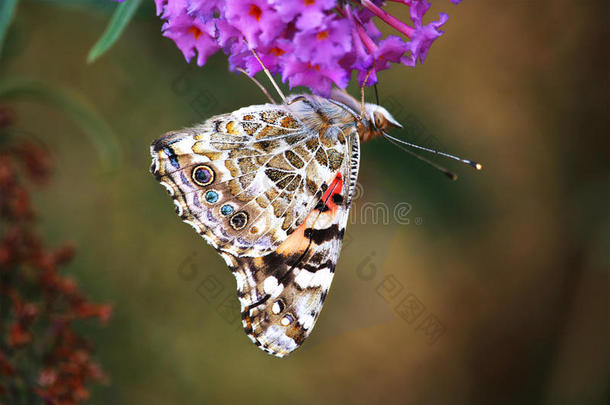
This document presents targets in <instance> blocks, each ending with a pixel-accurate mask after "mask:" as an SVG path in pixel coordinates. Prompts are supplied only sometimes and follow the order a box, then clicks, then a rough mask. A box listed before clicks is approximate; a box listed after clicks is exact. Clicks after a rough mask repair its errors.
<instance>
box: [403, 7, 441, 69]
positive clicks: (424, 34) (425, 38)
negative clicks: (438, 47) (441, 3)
mask: <svg viewBox="0 0 610 405" xmlns="http://www.w3.org/2000/svg"><path fill="white" fill-rule="evenodd" d="M448 18H449V15H447V14H446V13H441V14H440V15H439V20H438V21H435V22H431V23H430V24H428V25H424V26H422V25H421V23H420V24H416V27H417V30H416V31H415V34H414V35H413V39H412V40H411V41H410V42H409V44H408V45H409V50H410V55H408V56H404V57H403V59H402V60H401V62H402V63H403V64H405V65H407V66H415V64H416V62H417V60H418V59H419V63H424V60H426V56H427V55H428V50H430V46H431V45H432V43H433V42H434V40H435V39H436V38H438V37H440V36H441V35H442V34H443V31H439V28H440V27H441V26H442V25H443V24H445V23H446V22H447V19H448Z"/></svg>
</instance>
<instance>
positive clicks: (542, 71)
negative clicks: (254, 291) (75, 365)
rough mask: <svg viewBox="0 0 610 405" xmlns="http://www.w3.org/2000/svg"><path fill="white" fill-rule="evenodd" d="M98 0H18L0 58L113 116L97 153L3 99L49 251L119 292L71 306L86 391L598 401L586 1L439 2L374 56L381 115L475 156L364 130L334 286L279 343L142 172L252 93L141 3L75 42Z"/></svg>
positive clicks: (593, 35) (120, 395)
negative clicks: (278, 351) (157, 147)
mask: <svg viewBox="0 0 610 405" xmlns="http://www.w3.org/2000/svg"><path fill="white" fill-rule="evenodd" d="M102 3H104V2H99V4H93V3H89V2H88V3H86V4H79V2H77V1H75V2H73V3H71V2H67V3H66V2H62V4H61V5H59V4H58V3H56V2H53V1H31V0H30V1H28V0H25V1H22V2H21V3H20V5H19V7H18V10H17V14H16V18H15V22H14V24H13V27H12V28H11V31H10V32H9V37H8V42H7V45H6V49H5V50H4V54H3V58H2V60H1V67H0V75H1V80H2V82H3V83H11V82H17V81H18V80H23V79H28V80H30V79H33V80H37V81H39V82H42V83H45V84H48V85H50V86H56V87H59V88H62V89H66V91H72V92H78V93H79V94H80V95H81V96H82V98H83V99H86V100H88V101H87V102H88V104H89V105H91V106H92V107H93V108H94V109H95V110H97V111H98V112H99V114H100V116H102V117H103V118H104V119H105V120H106V122H107V123H108V125H109V126H110V128H111V129H112V131H113V132H114V134H115V136H116V140H115V141H116V142H115V143H113V142H114V141H112V140H107V142H109V144H110V145H115V146H116V147H111V148H110V150H111V151H116V153H120V155H118V154H117V155H114V153H115V152H112V153H113V156H114V157H116V161H117V162H118V163H117V164H116V165H108V162H105V160H104V159H106V160H108V159H107V158H108V156H106V157H104V156H103V154H100V147H99V145H97V146H96V144H95V143H93V142H91V139H90V138H89V137H87V136H86V134H85V133H84V132H83V130H82V128H81V127H79V126H78V125H76V124H75V123H74V122H73V121H72V120H70V119H69V118H67V117H66V115H65V114H63V113H62V112H61V111H58V110H57V109H55V108H52V107H49V106H45V105H41V104H39V103H33V102H27V101H23V102H22V101H19V102H17V103H15V104H14V106H15V108H16V110H17V113H18V123H17V128H18V129H19V130H20V131H22V133H23V135H22V136H26V137H30V136H31V137H34V138H35V139H38V140H40V141H42V142H43V143H44V144H45V145H47V147H48V148H49V149H50V150H51V151H52V153H53V155H54V157H55V165H56V168H55V177H54V181H53V182H52V183H51V184H50V185H49V186H48V187H46V188H44V189H42V190H38V191H37V192H36V194H35V200H34V202H35V204H36V205H37V207H38V210H39V212H40V217H41V223H40V227H41V231H42V233H43V235H44V236H45V237H47V238H48V239H49V240H50V241H51V243H52V244H53V243H57V244H59V243H60V242H61V241H64V240H69V241H72V242H74V243H75V244H76V246H77V255H76V258H75V260H74V261H73V262H72V263H71V264H70V266H68V267H67V268H66V269H64V270H63V272H64V274H69V275H71V276H73V277H75V278H76V279H77V280H78V282H79V285H80V286H81V287H82V289H83V290H84V291H86V292H87V293H88V294H89V295H90V296H91V297H93V299H94V300H96V301H102V302H112V303H113V304H114V315H113V318H112V319H111V321H110V322H109V323H108V325H107V326H106V327H105V328H99V327H96V326H88V325H83V327H82V328H83V332H84V333H86V334H87V335H88V336H89V338H90V339H91V340H92V341H93V342H94V343H95V347H96V358H97V359H98V360H99V361H100V362H101V364H102V366H103V367H104V369H105V371H106V373H107V374H108V375H109V377H110V378H109V383H108V384H107V385H99V386H96V387H95V388H94V389H93V392H92V397H91V399H90V401H89V402H88V403H90V404H174V403H181V404H200V403H233V402H237V401H241V402H250V403H263V402H264V403H280V402H283V403H309V402H312V401H315V402H316V403H338V402H343V401H350V402H352V403H375V402H380V401H383V402H387V403H422V404H443V403H447V404H488V403H497V404H516V403H519V404H522V403H533V404H584V403H587V404H603V403H607V400H608V394H609V392H608V381H609V379H608V377H609V373H608V371H609V370H608V364H609V363H608V267H609V266H608V264H609V263H608V246H609V242H610V221H609V215H608V191H609V190H608V185H609V184H608V180H609V178H608V174H609V170H608V143H607V139H608V133H609V128H608V90H609V89H608V72H609V70H608V49H609V48H608V9H607V5H604V2H602V1H594V0H584V1H578V2H574V1H564V0H554V1H538V2H534V1H500V0H494V1H485V2H483V1H474V0H469V1H465V2H463V4H461V5H459V6H451V5H450V4H449V3H448V2H435V3H434V6H433V7H434V8H433V11H439V10H440V9H449V11H450V20H449V22H448V23H447V25H446V27H445V28H446V35H445V36H443V37H442V38H441V39H440V40H439V41H437V42H436V43H435V44H434V46H433V47H432V49H431V52H430V54H429V58H428V60H427V61H426V63H425V64H424V65H422V66H419V67H417V68H416V69H411V68H407V67H398V66H397V67H395V68H394V69H391V71H388V72H384V73H383V74H381V75H380V76H381V81H380V85H379V94H380V100H381V103H382V104H384V105H386V106H387V107H388V108H389V109H390V110H391V111H392V112H393V113H394V114H395V115H396V116H397V117H398V119H399V120H401V121H402V122H403V123H404V124H405V126H406V129H405V130H403V131H402V132H401V131H395V133H394V135H396V136H400V137H403V138H405V139H409V140H411V141H414V142H416V143H417V142H418V143H420V144H424V145H428V146H434V147H438V148H441V149H443V150H447V151H451V152H453V153H456V154H459V155H464V156H465V157H469V158H473V159H476V160H480V161H481V162H483V163H484V165H485V169H484V171H482V172H475V171H474V170H471V169H470V168H468V167H466V166H460V165H459V164H454V162H450V161H449V162H442V163H443V164H446V165H447V166H448V167H450V168H451V169H452V170H455V171H457V172H458V173H459V174H460V179H459V180H458V181H457V182H451V181H449V180H447V179H446V178H445V177H443V176H442V175H441V174H439V173H438V172H436V171H434V170H433V169H431V168H429V167H427V166H425V165H424V164H422V163H421V162H419V161H417V160H415V159H413V158H411V157H409V156H408V155H406V154H404V153H403V152H401V151H400V150H398V149H396V148H395V147H393V146H392V145H391V144H389V143H388V142H385V141H383V140H379V139H378V140H374V141H371V142H369V143H367V144H364V145H363V148H362V164H361V171H360V183H361V188H360V189H359V190H360V195H359V198H358V199H357V201H356V204H355V206H354V208H353V210H354V213H355V214H354V215H353V216H352V221H351V223H350V225H349V227H348V232H347V234H348V235H347V237H346V246H345V247H344V250H343V253H342V255H341V258H340V261H339V265H338V268H337V273H336V277H335V281H334V283H333V287H332V289H331V292H330V294H329V297H328V299H327V301H326V305H325V307H324V310H323V312H322V315H321V318H320V320H319V321H318V324H317V326H316V329H315V330H314V332H313V334H312V336H311V337H310V338H309V339H308V341H306V342H305V344H304V345H303V347H302V348H301V349H299V350H298V351H296V352H295V353H294V354H293V355H291V356H290V357H288V358H286V359H282V360H278V359H276V358H272V357H270V356H267V355H265V354H264V353H263V352H261V351H260V350H258V349H256V348H255V347H254V345H252V344H251V342H250V341H249V339H247V337H246V336H245V334H244V333H243V331H242V330H241V326H240V323H239V321H238V319H237V314H238V312H239V308H238V303H237V299H236V298H235V296H234V280H233V277H232V275H231V274H230V272H229V271H228V270H227V269H226V266H225V264H224V262H223V261H222V259H221V258H220V257H219V256H218V255H217V254H216V253H215V252H214V251H213V249H212V248H211V247H209V246H207V245H206V244H205V243H204V241H203V240H202V239H201V238H200V237H198V236H197V235H196V234H195V233H194V232H193V231H192V230H191V228H190V227H188V226H187V225H185V224H183V223H181V222H180V221H179V220H178V218H177V217H176V215H175V214H174V211H173V207H172V204H171V202H170V199H169V198H168V196H167V195H166V193H165V191H164V190H163V188H162V187H160V186H159V185H158V184H157V183H156V181H155V180H154V179H153V177H152V176H151V175H150V174H149V173H148V167H149V161H150V158H149V151H148V146H149V144H150V142H151V141H152V140H153V139H155V138H156V137H158V136H160V135H161V134H163V133H164V132H166V131H169V130H173V129H178V128H181V127H185V126H189V125H192V124H194V123H197V122H200V121H202V120H204V119H206V118H207V117H209V116H211V115H213V114H219V113H224V112H229V111H232V110H234V109H237V108H238V107H241V106H245V105H250V104H258V103H262V102H264V101H265V98H264V96H263V95H262V94H261V93H260V92H259V90H258V89H257V88H256V87H255V86H254V85H253V84H252V83H251V82H250V81H249V80H247V79H246V78H245V77H241V76H239V75H236V74H232V73H230V72H228V69H227V62H226V58H225V57H224V55H221V54H219V55H216V56H215V57H213V58H211V60H210V61H209V63H208V64H207V65H206V66H205V67H203V68H197V67H195V66H190V67H189V66H188V65H187V64H186V63H185V61H184V59H183V57H182V54H181V53H180V52H179V51H178V49H177V48H176V47H175V45H174V44H173V42H171V41H170V40H169V39H166V38H163V37H161V35H160V28H161V21H160V20H159V19H158V18H157V17H156V16H155V15H154V10H153V7H152V5H147V6H145V7H143V8H142V9H140V10H139V12H138V14H137V16H136V18H135V19H134V21H132V23H131V24H130V25H129V27H128V28H127V30H126V31H125V33H124V34H123V36H122V37H121V39H120V40H119V42H118V43H117V44H116V45H115V46H114V47H113V48H112V50H111V51H110V52H109V53H107V54H106V55H104V56H103V57H102V58H100V59H99V60H98V61H96V62H95V63H93V64H87V63H86V56H87V53H88V51H89V49H90V48H91V46H92V44H94V43H95V41H96V40H97V39H98V38H99V36H100V35H101V33H102V32H103V30H104V29H105V27H106V25H107V22H108V19H109V18H110V15H111V12H112V10H113V8H114V4H113V3H112V4H102ZM445 3H446V4H445ZM439 4H442V7H441V6H439ZM397 7H398V6H397ZM394 9H395V10H398V8H396V7H395V8H394ZM261 80H264V79H263V78H262V79H261ZM351 91H352V93H353V94H357V89H355V88H353V89H351ZM369 96H370V97H371V100H373V98H372V97H373V96H372V92H371V93H369ZM102 149H103V147H102ZM111 160H112V159H111ZM372 204H376V205H375V206H374V207H375V209H374V211H375V212H376V216H377V218H374V215H373V214H372V210H371V207H372ZM367 207H368V208H367ZM397 207H398V208H397ZM384 210H385V211H384ZM384 212H387V216H388V220H387V221H384ZM384 222H387V223H384ZM210 280H212V281H210ZM210 283H211V284H210ZM210 285H213V286H214V287H213V289H214V290H213V291H212V290H210V288H212V287H209V286H210ZM206 286H207V287H206ZM206 288H208V289H207V290H206Z"/></svg>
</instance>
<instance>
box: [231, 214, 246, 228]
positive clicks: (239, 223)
mask: <svg viewBox="0 0 610 405" xmlns="http://www.w3.org/2000/svg"><path fill="white" fill-rule="evenodd" d="M229 223H230V224H231V226H232V227H233V229H235V230H236V231H239V230H240V229H243V227H244V226H246V224H247V223H248V214H246V213H245V212H244V211H239V212H238V213H236V214H235V215H233V216H232V217H231V219H230V220H229Z"/></svg>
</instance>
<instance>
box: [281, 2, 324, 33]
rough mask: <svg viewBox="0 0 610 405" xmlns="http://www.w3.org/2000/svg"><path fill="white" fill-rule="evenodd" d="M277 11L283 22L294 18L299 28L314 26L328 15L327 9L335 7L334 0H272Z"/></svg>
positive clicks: (304, 28)
mask: <svg viewBox="0 0 610 405" xmlns="http://www.w3.org/2000/svg"><path fill="white" fill-rule="evenodd" d="M272 4H273V6H274V7H275V9H276V10H277V12H278V13H279V14H280V15H281V16H282V19H283V20H284V22H286V23H288V22H290V21H292V20H295V19H296V27H297V28H298V29H300V30H306V29H309V28H316V27H318V26H319V25H320V24H321V23H322V20H323V19H324V17H325V16H327V15H328V13H327V11H328V10H330V9H332V8H333V7H335V5H336V1H335V0H272Z"/></svg>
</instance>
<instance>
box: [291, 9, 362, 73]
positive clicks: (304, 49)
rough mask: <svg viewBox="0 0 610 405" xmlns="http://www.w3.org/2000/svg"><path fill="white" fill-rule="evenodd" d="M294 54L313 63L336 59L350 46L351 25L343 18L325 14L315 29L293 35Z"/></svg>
mask: <svg viewBox="0 0 610 405" xmlns="http://www.w3.org/2000/svg"><path fill="white" fill-rule="evenodd" d="M294 44H295V55H296V57H297V58H298V59H299V60H301V61H303V62H311V63H313V64H320V63H328V62H329V61H338V60H339V59H340V58H341V57H342V56H343V55H345V54H346V53H349V52H350V51H351V48H352V38H351V25H350V23H349V21H347V20H345V19H338V18H336V17H334V16H325V17H324V19H323V20H322V21H321V22H320V23H319V25H318V28H317V29H310V30H307V31H300V32H298V33H297V34H296V35H295V36H294Z"/></svg>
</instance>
